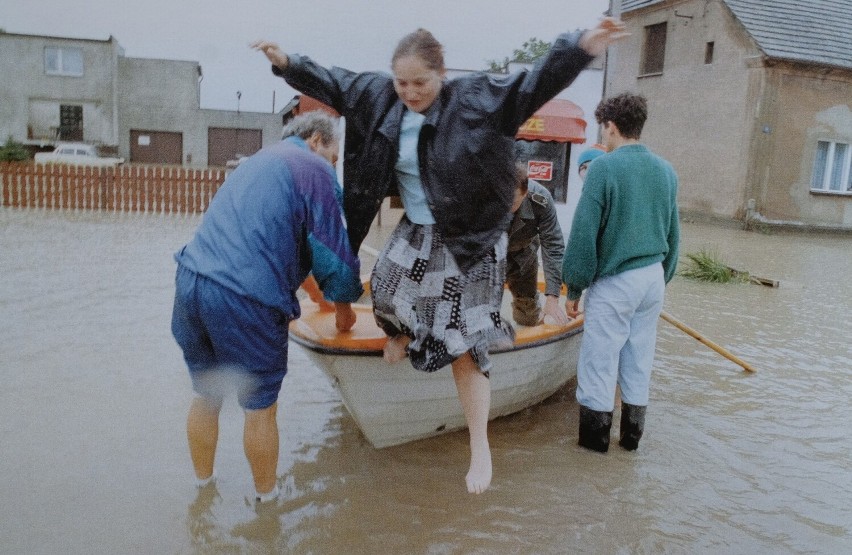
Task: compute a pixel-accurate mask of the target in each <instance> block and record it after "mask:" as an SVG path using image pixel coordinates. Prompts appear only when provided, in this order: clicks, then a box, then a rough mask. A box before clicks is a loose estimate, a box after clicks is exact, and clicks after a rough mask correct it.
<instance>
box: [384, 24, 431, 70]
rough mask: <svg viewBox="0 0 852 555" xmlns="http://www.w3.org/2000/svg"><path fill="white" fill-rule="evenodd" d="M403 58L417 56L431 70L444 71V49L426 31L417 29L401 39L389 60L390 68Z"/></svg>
mask: <svg viewBox="0 0 852 555" xmlns="http://www.w3.org/2000/svg"><path fill="white" fill-rule="evenodd" d="M405 56H417V57H418V58H420V59H421V60H423V62H424V63H425V64H426V67H428V68H429V69H431V70H434V71H438V72H443V71H444V47H443V46H441V43H440V42H438V41H437V40H436V39H435V37H434V36H433V35H432V33H430V32H429V31H427V30H426V29H417V30H416V31H414V32H413V33H409V34H407V35H405V36H404V37H402V39H401V40H400V41H399V43H398V44H397V45H396V50H394V51H393V58H391V67H393V66H394V64H396V61H397V60H398V59H400V58H404V57H405Z"/></svg>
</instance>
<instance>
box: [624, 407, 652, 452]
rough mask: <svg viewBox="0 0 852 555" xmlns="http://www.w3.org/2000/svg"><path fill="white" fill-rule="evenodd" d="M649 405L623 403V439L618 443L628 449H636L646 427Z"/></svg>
mask: <svg viewBox="0 0 852 555" xmlns="http://www.w3.org/2000/svg"><path fill="white" fill-rule="evenodd" d="M646 408H647V407H643V406H639V405H631V404H629V403H625V402H622V403H621V427H620V429H619V435H620V436H621V439H620V440H619V442H618V444H619V445H621V446H622V447H624V448H625V449H627V450H628V451H635V450H636V448H637V447H639V440H640V439H642V431H643V430H644V429H645V409H646Z"/></svg>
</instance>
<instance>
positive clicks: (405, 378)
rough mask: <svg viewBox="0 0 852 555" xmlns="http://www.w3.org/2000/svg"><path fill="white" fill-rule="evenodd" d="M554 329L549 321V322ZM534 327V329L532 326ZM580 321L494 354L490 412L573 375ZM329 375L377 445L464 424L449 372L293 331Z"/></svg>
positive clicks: (510, 407) (533, 398) (530, 400)
mask: <svg viewBox="0 0 852 555" xmlns="http://www.w3.org/2000/svg"><path fill="white" fill-rule="evenodd" d="M551 327H552V326H551ZM531 329H534V328H531ZM581 332H582V326H581V325H575V326H570V327H569V328H567V329H565V330H564V331H563V332H561V333H559V334H557V335H555V336H553V335H551V336H550V337H549V338H547V339H544V340H541V341H538V342H536V341H533V342H530V343H527V344H523V345H520V346H518V347H515V348H512V349H510V350H505V351H502V352H501V351H495V352H492V353H491V355H490V356H491V359H492V362H493V368H492V369H491V372H490V379H491V411H490V414H489V418H490V419H493V418H497V417H499V416H505V415H508V414H512V413H514V412H518V411H520V410H522V409H524V408H527V407H529V406H531V405H534V404H536V403H539V402H541V401H543V400H544V399H546V398H547V397H549V396H550V395H552V394H553V393H555V392H556V391H557V390H558V389H559V388H560V387H562V386H563V385H564V384H565V383H566V382H568V380H570V379H571V378H572V377H574V376H576V373H577V358H578V356H579V346H580V338H581ZM291 338H292V340H293V341H295V342H296V343H298V344H300V345H301V346H302V347H304V348H305V351H306V353H307V355H308V356H309V358H310V359H311V360H312V361H313V362H314V363H315V364H316V365H317V366H318V367H319V368H320V369H321V370H322V371H323V372H324V373H325V374H326V375H327V376H328V377H329V379H330V380H331V381H332V383H333V384H335V386H336V387H337V389H338V390H339V391H340V396H341V398H342V399H343V403H344V405H345V406H346V408H347V410H348V411H349V413H350V414H351V415H352V417H353V418H354V419H355V422H356V423H357V424H358V427H359V428H360V429H361V431H362V432H363V433H364V435H365V436H366V438H367V440H368V441H369V442H370V443H371V444H372V445H373V446H374V447H388V446H391V445H398V444H401V443H406V442H409V441H414V440H417V439H422V438H426V437H430V436H434V435H437V434H441V433H444V432H448V431H451V430H457V429H460V428H464V427H465V425H466V424H465V418H464V414H463V413H462V407H461V404H460V403H459V400H458V394H457V392H456V386H455V382H454V380H453V376H452V371H451V369H450V368H449V367H446V368H443V369H441V370H438V371H437V372H434V373H425V372H420V371H418V370H415V369H414V368H412V366H411V364H410V363H409V362H408V360H407V359H406V360H404V361H401V362H399V363H396V364H392V365H390V364H388V363H386V362H385V361H384V359H383V358H382V356H381V355H382V352H381V350H377V349H365V350H363V351H361V352H357V350H354V349H351V348H350V349H346V348H344V349H336V348H334V347H328V346H323V345H319V344H317V343H315V342H312V341H310V340H307V339H305V338H304V337H300V335H299V334H294V333H291Z"/></svg>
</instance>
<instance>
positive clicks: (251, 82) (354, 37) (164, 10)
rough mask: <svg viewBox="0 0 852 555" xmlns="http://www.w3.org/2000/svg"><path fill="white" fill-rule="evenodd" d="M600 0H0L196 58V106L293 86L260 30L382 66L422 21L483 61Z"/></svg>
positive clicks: (42, 26) (570, 21)
mask: <svg viewBox="0 0 852 555" xmlns="http://www.w3.org/2000/svg"><path fill="white" fill-rule="evenodd" d="M608 5H609V1H608V0H562V1H557V0H524V1H509V0H432V1H428V0H422V1H409V0H303V1H301V2H295V1H292V0H134V1H132V2H131V1H126V0H76V1H73V2H69V1H68V0H0V28H3V29H5V30H6V32H9V33H21V34H32V35H53V36H62V37H75V38H88V39H101V40H103V39H107V38H109V36H110V35H112V36H114V37H115V38H116V39H117V40H118V42H119V44H121V46H122V47H123V48H124V50H125V55H126V56H129V57H135V58H165V59H173V60H193V61H198V62H200V63H201V68H202V71H203V74H204V79H203V81H202V83H201V106H202V108H217V109H225V110H235V109H236V108H237V91H240V92H241V93H242V94H241V98H240V101H239V102H240V109H242V110H246V111H260V112H266V111H270V110H272V96H273V91H275V96H276V101H275V108H276V110H277V109H280V108H281V107H282V106H283V105H284V104H285V103H286V102H287V101H288V100H289V99H290V98H291V97H292V96H293V91H292V90H291V89H290V88H289V87H287V86H286V85H285V84H284V83H283V81H282V80H281V79H278V78H275V77H273V76H272V74H271V72H270V71H269V64H268V63H267V62H266V59H265V58H264V57H263V55H262V54H260V53H258V52H255V51H253V50H251V49H250V48H249V47H248V44H249V43H250V42H252V41H253V40H255V39H259V38H266V39H270V40H274V41H276V42H278V43H279V44H280V45H281V47H282V48H283V49H284V50H285V51H286V52H298V53H302V54H307V55H309V56H311V57H312V58H313V59H314V60H316V61H317V62H319V63H321V64H323V65H328V66H330V65H337V66H341V67H345V68H348V69H352V70H355V71H360V70H376V69H378V70H388V68H389V60H390V56H391V53H392V51H393V49H394V47H395V46H396V43H397V41H398V40H399V39H400V38H401V37H402V36H403V35H405V34H407V33H409V32H411V31H413V30H415V29H416V28H418V27H423V28H426V29H428V30H430V31H431V32H432V33H433V34H434V35H435V37H436V38H437V39H438V40H439V41H440V42H441V43H443V45H444V49H445V60H446V64H447V67H449V68H454V69H484V68H485V67H486V66H487V62H488V60H492V59H495V60H502V59H503V58H504V57H506V56H509V55H511V53H512V51H513V50H514V49H516V48H520V47H521V45H522V44H523V43H524V41H526V40H528V39H529V38H531V37H536V38H538V39H541V40H546V41H551V40H553V38H554V37H555V36H556V35H558V34H559V33H561V32H563V31H571V30H574V29H577V28H587V27H590V26H593V25H595V23H596V22H597V21H598V19H600V17H602V14H603V12H604V11H606V9H607V7H608Z"/></svg>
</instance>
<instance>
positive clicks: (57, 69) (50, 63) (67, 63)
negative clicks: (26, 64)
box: [44, 46, 83, 76]
mask: <svg viewBox="0 0 852 555" xmlns="http://www.w3.org/2000/svg"><path fill="white" fill-rule="evenodd" d="M44 72H45V73H47V74H48V75H74V76H81V75H83V50H81V49H80V48H70V47H58V46H46V47H45V48H44Z"/></svg>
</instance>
